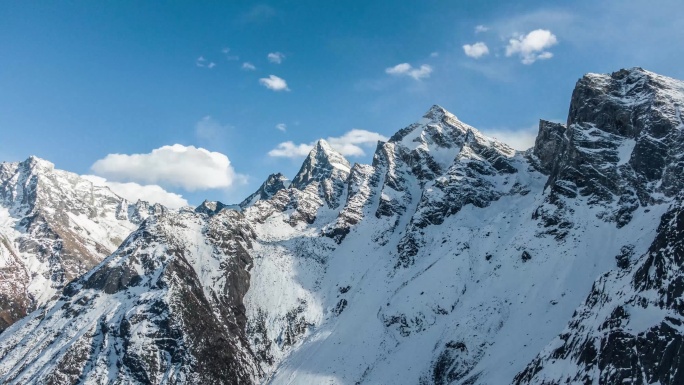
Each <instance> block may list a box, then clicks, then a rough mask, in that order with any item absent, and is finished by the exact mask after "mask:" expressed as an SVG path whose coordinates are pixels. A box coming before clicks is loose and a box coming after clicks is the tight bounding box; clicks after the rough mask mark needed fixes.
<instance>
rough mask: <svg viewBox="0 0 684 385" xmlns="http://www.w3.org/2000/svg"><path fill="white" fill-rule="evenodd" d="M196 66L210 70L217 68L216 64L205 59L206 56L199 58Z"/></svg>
mask: <svg viewBox="0 0 684 385" xmlns="http://www.w3.org/2000/svg"><path fill="white" fill-rule="evenodd" d="M195 65H196V66H198V67H203V68H209V69H212V68H214V67H216V63H214V62H210V61H208V60H207V59H205V58H204V56H200V57H198V58H197V60H195Z"/></svg>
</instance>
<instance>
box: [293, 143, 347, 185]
mask: <svg viewBox="0 0 684 385" xmlns="http://www.w3.org/2000/svg"><path fill="white" fill-rule="evenodd" d="M335 170H337V171H335ZM350 170H351V164H350V163H349V161H348V160H347V159H346V158H345V157H344V156H343V155H342V154H340V153H339V152H337V151H336V150H335V149H334V148H332V146H330V144H329V143H328V142H326V141H325V140H323V139H320V140H319V141H318V142H316V145H315V146H314V148H313V149H312V150H311V152H309V156H307V157H306V159H305V160H304V163H303V164H302V168H301V169H300V170H299V172H298V173H297V176H295V178H294V179H293V180H292V186H293V187H295V188H297V189H300V190H301V189H303V188H304V187H306V185H308V184H309V183H310V182H311V181H313V180H319V181H320V180H322V179H328V178H331V177H334V178H340V179H346V177H347V175H349V172H350Z"/></svg>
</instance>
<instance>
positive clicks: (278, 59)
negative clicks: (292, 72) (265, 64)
mask: <svg viewBox="0 0 684 385" xmlns="http://www.w3.org/2000/svg"><path fill="white" fill-rule="evenodd" d="M267 57H268V61H270V62H271V63H276V64H280V63H282V62H283V60H284V59H285V55H284V54H283V53H280V52H271V53H269V54H268V56H267Z"/></svg>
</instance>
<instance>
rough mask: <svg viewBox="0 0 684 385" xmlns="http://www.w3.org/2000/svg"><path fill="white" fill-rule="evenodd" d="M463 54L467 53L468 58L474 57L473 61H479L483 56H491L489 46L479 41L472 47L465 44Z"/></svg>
mask: <svg viewBox="0 0 684 385" xmlns="http://www.w3.org/2000/svg"><path fill="white" fill-rule="evenodd" d="M463 52H465V54H466V56H469V57H472V58H473V59H479V58H481V57H482V56H485V55H488V54H489V48H488V47H487V44H485V43H483V42H481V41H479V42H477V43H475V44H472V45H471V44H465V45H464V46H463Z"/></svg>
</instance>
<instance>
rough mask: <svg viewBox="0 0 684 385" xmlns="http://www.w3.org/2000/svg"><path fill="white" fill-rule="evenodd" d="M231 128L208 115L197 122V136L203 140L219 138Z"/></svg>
mask: <svg viewBox="0 0 684 385" xmlns="http://www.w3.org/2000/svg"><path fill="white" fill-rule="evenodd" d="M230 128H231V126H230V125H223V124H221V122H219V121H218V120H216V119H214V118H212V117H211V116H209V115H207V116H205V117H203V118H202V119H200V120H199V121H198V122H197V123H195V136H197V138H199V139H203V140H219V139H220V138H221V137H222V136H223V134H225V133H226V132H227V131H228V130H229V129H230Z"/></svg>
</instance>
